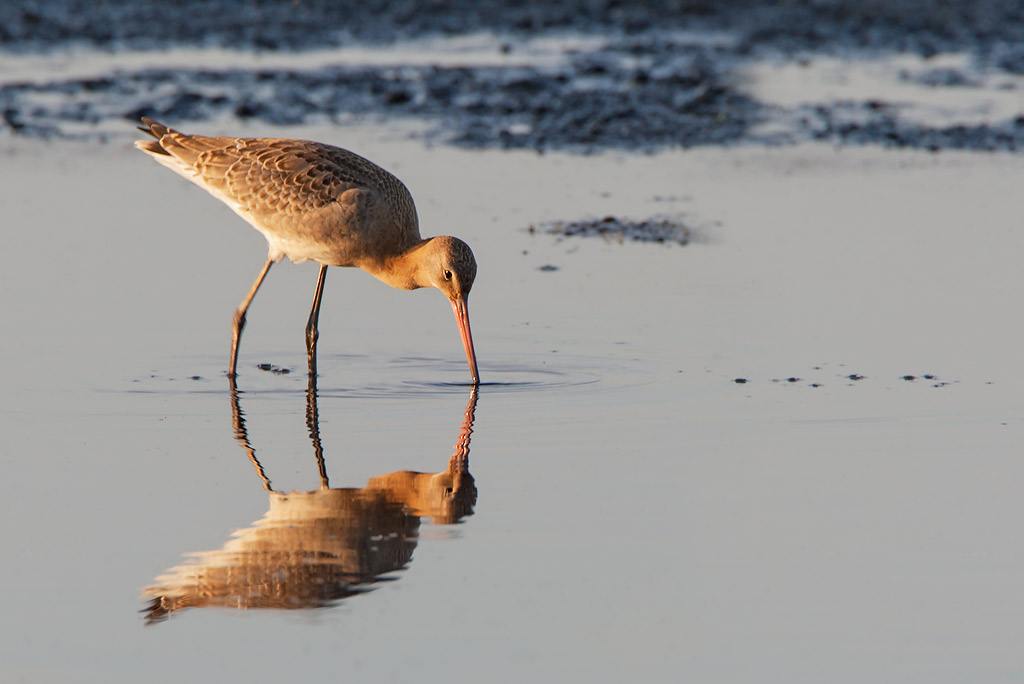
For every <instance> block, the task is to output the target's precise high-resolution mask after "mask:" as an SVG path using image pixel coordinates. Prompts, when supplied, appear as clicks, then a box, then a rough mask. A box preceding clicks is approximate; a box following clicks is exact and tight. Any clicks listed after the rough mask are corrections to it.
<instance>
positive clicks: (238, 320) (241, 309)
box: [228, 257, 274, 378]
mask: <svg viewBox="0 0 1024 684" xmlns="http://www.w3.org/2000/svg"><path fill="white" fill-rule="evenodd" d="M273 265H274V260H273V259H271V258H270V257H267V263H265V264H263V270H262V271H260V274H259V275H258V276H256V281H255V282H254V283H253V284H252V289H250V290H249V294H247V295H245V299H243V300H242V303H241V304H239V305H238V308H237V309H236V310H235V318H234V321H233V322H232V325H231V364H230V365H229V366H228V377H229V378H234V377H235V367H236V366H237V365H238V341H239V340H240V339H242V328H244V327H245V312H246V310H247V309H248V308H249V304H251V303H252V298H253V297H255V296H256V291H257V290H259V289H260V285H261V284H262V283H263V279H264V278H266V277H267V271H269V270H270V267H271V266H273Z"/></svg>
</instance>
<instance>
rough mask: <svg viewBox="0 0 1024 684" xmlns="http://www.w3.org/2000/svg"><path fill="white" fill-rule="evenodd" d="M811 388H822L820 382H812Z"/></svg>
mask: <svg viewBox="0 0 1024 684" xmlns="http://www.w3.org/2000/svg"><path fill="white" fill-rule="evenodd" d="M811 387H821V383H820V382H812V383H811Z"/></svg>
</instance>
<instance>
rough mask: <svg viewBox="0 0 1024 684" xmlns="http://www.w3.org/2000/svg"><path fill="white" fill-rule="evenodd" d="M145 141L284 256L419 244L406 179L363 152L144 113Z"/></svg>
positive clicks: (326, 255)
mask: <svg viewBox="0 0 1024 684" xmlns="http://www.w3.org/2000/svg"><path fill="white" fill-rule="evenodd" d="M144 122H145V123H146V124H147V126H148V127H149V128H148V129H144V130H146V132H148V133H149V134H150V135H152V136H153V137H154V138H156V140H140V141H138V142H136V146H137V147H138V148H139V149H141V150H142V151H144V152H146V153H148V154H149V155H151V156H152V157H153V158H154V159H155V160H156V161H158V162H160V163H161V164H163V165H164V166H167V167H168V168H170V169H172V170H173V171H175V172H176V173H178V174H179V175H181V176H183V177H185V178H187V179H188V180H190V181H192V182H193V183H195V184H196V185H199V186H201V187H203V188H205V189H206V190H207V191H209V192H210V193H211V194H212V195H214V196H215V197H217V198H218V199H220V200H221V201H223V202H224V203H226V204H227V205H228V206H230V207H231V208H232V209H233V210H234V211H235V212H236V213H237V214H238V215H239V216H241V217H242V218H244V219H245V220H246V221H248V222H249V223H250V224H252V225H253V226H254V227H255V228H256V229H257V230H259V231H260V232H261V233H263V235H264V236H265V237H266V238H267V241H268V242H269V243H270V248H271V254H272V255H273V256H275V257H280V256H288V257H289V258H291V259H292V260H293V261H304V260H306V259H312V260H315V261H318V262H320V263H324V264H330V265H337V266H357V265H359V262H360V260H361V259H363V258H364V257H366V256H367V255H371V254H372V255H375V256H377V257H379V256H380V255H387V254H389V253H398V252H401V251H402V250H404V249H406V248H407V247H409V246H410V245H412V244H415V243H416V242H419V240H420V235H419V225H418V220H417V217H416V207H415V204H414V203H413V200H412V196H411V195H410V194H409V191H408V189H407V188H406V187H405V185H404V184H403V183H402V182H401V181H400V180H398V178H396V177H395V176H393V175H392V174H390V173H388V172H387V171H385V170H384V169H382V168H381V167H379V166H377V165H376V164H374V163H373V162H371V161H369V160H368V159H365V158H363V157H361V156H359V155H357V154H355V153H353V152H349V151H348V150H344V149H341V148H339V147H334V146H331V145H325V144H323V143H317V142H312V141H307V140H291V139H286V138H227V137H207V136H201V135H186V134H183V133H180V132H178V131H175V130H172V129H169V128H166V127H164V126H162V125H160V124H158V123H156V122H155V121H151V120H148V119H147V120H144Z"/></svg>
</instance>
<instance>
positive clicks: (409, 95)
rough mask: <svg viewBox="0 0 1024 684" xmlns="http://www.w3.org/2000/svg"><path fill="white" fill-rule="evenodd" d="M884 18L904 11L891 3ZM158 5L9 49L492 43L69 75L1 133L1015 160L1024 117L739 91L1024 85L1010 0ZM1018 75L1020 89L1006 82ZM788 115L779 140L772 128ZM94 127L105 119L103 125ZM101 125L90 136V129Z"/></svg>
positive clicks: (4, 13) (137, 6) (63, 17)
mask: <svg viewBox="0 0 1024 684" xmlns="http://www.w3.org/2000/svg"><path fill="white" fill-rule="evenodd" d="M891 5H895V6H891ZM933 5H934V3H926V2H906V3H883V2H875V1H873V0H862V1H860V2H853V1H841V0H836V1H828V2H819V3H788V4H782V5H776V4H771V3H765V2H753V1H739V2H725V3H721V2H709V1H708V2H705V1H702V0H693V1H686V2H676V3H667V4H666V3H663V2H630V3H619V2H615V1H614V0H610V1H607V2H587V1H578V2H569V3H534V2H516V3H502V2H469V1H468V0H464V1H457V2H445V3H440V2H398V3H387V4H386V6H385V7H381V8H378V7H374V8H373V9H372V11H371V10H370V9H369V8H368V7H367V5H366V3H349V2H311V1H308V0H304V1H302V2H299V3H291V2H280V3H272V2H262V3H251V2H231V1H224V2H198V1H194V2H183V3H178V4H176V5H175V8H174V11H170V12H169V11H168V10H167V9H166V6H165V5H162V4H158V3H152V2H141V3H135V2H127V1H121V0H111V1H109V2H103V3H90V2H84V1H83V0H53V1H50V2H46V3H43V4H42V6H38V3H29V2H12V3H7V4H5V5H4V6H3V7H2V8H0V51H2V52H0V54H3V53H6V54H7V55H8V57H9V58H11V59H13V60H15V62H12V63H16V60H17V58H19V57H24V56H25V55H46V54H47V53H51V52H53V51H55V50H66V49H68V48H78V49H81V48H88V49H99V50H103V51H112V52H113V53H114V54H115V55H117V54H119V53H124V54H125V55H131V54H137V52H130V51H140V50H142V51H151V50H155V49H169V48H176V47H177V48H180V47H188V48H194V49H209V48H225V47H227V48H231V49H238V50H248V51H255V52H256V53H258V54H268V53H278V52H280V53H285V52H288V53H294V52H302V51H309V50H325V49H327V50H329V49H335V48H342V47H346V46H352V45H383V46H388V45H399V44H403V43H407V42H408V41H413V40H422V39H424V38H439V37H453V36H464V35H471V34H479V33H485V34H491V39H492V43H493V45H492V51H493V53H494V54H495V55H500V56H506V57H509V58H510V59H509V60H508V64H503V63H501V62H500V60H499V61H498V62H497V63H491V64H482V65H481V64H471V63H470V64H464V65H460V64H444V65H438V64H423V63H416V62H410V63H408V64H398V65H395V64H391V65H367V64H326V65H322V66H314V67H308V68H265V67H260V66H258V65H255V64H254V65H253V67H252V68H248V67H245V66H241V67H239V66H237V65H235V66H232V67H229V68H218V67H217V66H216V60H213V59H211V63H210V64H209V65H207V66H203V67H202V68H195V67H174V66H170V67H168V68H166V69H161V68H156V69H154V68H142V69H137V68H133V67H132V64H131V60H130V59H129V58H128V57H126V59H125V61H124V63H123V64H120V65H118V66H117V67H116V68H114V69H112V70H111V71H110V73H107V74H103V75H100V76H89V77H84V78H83V77H79V78H74V77H71V78H61V77H60V76H59V75H54V76H53V77H42V78H41V77H39V76H38V75H33V76H31V77H27V78H18V75H17V73H16V72H14V73H12V71H11V70H10V69H8V70H7V71H6V73H4V74H3V76H4V81H3V82H2V83H0V135H29V136H33V137H43V138H52V137H58V138H59V137H82V136H85V137H89V136H90V135H93V136H99V137H102V135H104V134H106V133H109V129H110V125H109V124H111V123H112V122H119V121H123V122H124V123H125V127H126V128H127V125H128V123H129V122H131V121H135V120H137V119H138V117H139V116H143V115H146V116H152V117H155V118H160V119H166V120H168V121H172V122H175V123H176V124H178V125H183V123H184V122H201V121H204V120H208V119H212V118H215V117H225V116H228V117H232V116H233V117H236V118H238V119H242V120H246V119H249V120H256V121H260V122H265V123H267V124H272V125H299V124H306V123H311V122H315V121H317V120H325V119H326V120H331V121H337V120H339V118H341V119H343V118H345V117H367V118H372V119H384V120H386V119H389V118H402V119H415V120H421V121H425V122H427V123H428V129H429V132H428V133H427V135H428V137H430V138H431V139H433V140H435V141H436V142H441V143H446V144H454V145H458V146H466V147H480V148H495V147H497V148H526V149H535V150H538V151H545V150H557V149H567V150H571V151H579V152H593V151H599V150H604V149H623V150H642V151H653V150H657V149H661V148H666V147H692V146H700V145H723V144H736V143H754V144H771V145H776V144H792V143H796V142H802V141H806V140H820V141H826V142H831V143H835V144H870V145H882V146H886V147H908V148H922V149H929V150H942V149H972V150H1016V149H1019V148H1020V147H1022V146H1024V112H1021V113H1020V114H1018V116H1016V117H1015V118H1014V117H1010V118H1006V119H1002V120H998V121H982V122H958V121H954V122H951V123H943V124H935V123H928V122H921V121H917V120H914V119H913V118H908V117H906V116H903V114H902V112H900V111H899V110H898V108H897V107H894V106H892V104H893V103H891V102H889V101H887V100H885V99H879V98H875V97H862V98H860V99H850V100H843V101H837V102H830V103H825V104H821V103H816V104H807V105H801V106H798V107H788V108H787V107H780V106H779V105H778V104H776V103H771V102H764V101H760V100H758V99H757V98H755V97H752V96H751V95H750V93H749V92H747V91H746V90H745V89H744V87H743V83H742V78H741V76H740V74H742V72H743V69H744V67H745V66H747V65H749V64H751V63H754V62H759V61H766V60H767V61H771V60H776V61H778V60H790V61H792V60H801V59H810V58H811V57H813V56H814V55H838V56H840V57H842V58H843V59H850V60H857V59H863V58H865V57H867V56H875V55H878V54H896V53H899V54H913V55H918V56H920V57H922V58H924V59H926V60H927V59H932V58H934V57H936V56H941V55H944V54H952V53H965V54H967V55H969V64H968V65H967V66H959V67H956V68H949V67H938V66H937V67H936V68H935V69H931V70H928V69H925V70H924V71H923V72H922V73H918V74H912V75H907V76H906V78H907V80H908V82H909V81H913V83H915V84H917V85H922V86H924V87H926V88H929V89H933V90H934V91H936V92H949V93H954V94H957V93H963V92H964V91H965V89H967V88H970V87H972V86H973V85H974V84H976V83H978V82H979V81H982V80H985V79H989V80H991V79H992V78H995V77H1002V78H1004V79H1006V80H1007V83H1009V85H1005V84H1004V85H1002V86H1001V87H1002V88H1004V90H1005V89H1006V88H1010V89H1016V88H1020V87H1022V86H1021V85H1020V81H1021V79H1020V78H1019V77H1020V76H1021V75H1024V46H1021V45H1020V44H1019V40H1018V37H1019V36H1020V35H1024V8H1021V7H1020V6H1019V4H1018V3H1013V2H1006V1H1004V2H996V1H987V2H968V1H962V2H949V3H944V4H943V6H942V7H941V8H939V9H936V8H935V7H934V6H933ZM566 34H572V35H586V36H598V37H599V38H600V42H599V43H598V44H597V45H596V46H593V47H590V48H586V49H582V48H570V49H567V50H566V52H565V54H564V58H563V59H562V60H560V61H558V62H556V63H546V64H531V63H529V60H527V62H526V63H522V62H521V61H517V60H515V59H512V58H514V57H516V56H518V55H520V54H522V53H528V52H529V50H530V41H531V40H534V39H536V38H537V37H538V36H546V35H550V36H555V37H557V36H561V35H566ZM1014 79H1016V80H1014ZM777 121H786V122H787V124H786V125H785V126H784V127H783V128H784V130H783V132H781V133H780V132H779V126H773V125H772V124H773V123H774V122H777ZM103 124H108V125H107V126H106V127H105V130H103V131H101V129H104V126H103ZM93 129H95V130H93Z"/></svg>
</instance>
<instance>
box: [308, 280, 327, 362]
mask: <svg viewBox="0 0 1024 684" xmlns="http://www.w3.org/2000/svg"><path fill="white" fill-rule="evenodd" d="M326 279H327V266H326V265H324V264H321V265H320V277H319V278H318V279H317V281H316V293H315V294H314V295H313V308H312V310H310V312H309V321H307V322H306V361H307V362H308V364H309V374H310V376H313V377H315V376H316V341H317V340H318V339H319V338H320V330H319V323H320V300H321V299H323V296H324V281H325V280H326Z"/></svg>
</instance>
